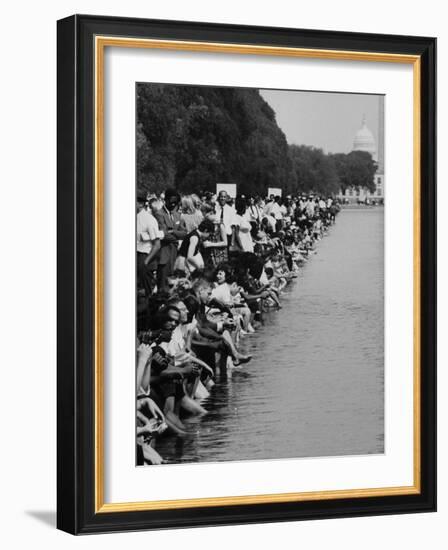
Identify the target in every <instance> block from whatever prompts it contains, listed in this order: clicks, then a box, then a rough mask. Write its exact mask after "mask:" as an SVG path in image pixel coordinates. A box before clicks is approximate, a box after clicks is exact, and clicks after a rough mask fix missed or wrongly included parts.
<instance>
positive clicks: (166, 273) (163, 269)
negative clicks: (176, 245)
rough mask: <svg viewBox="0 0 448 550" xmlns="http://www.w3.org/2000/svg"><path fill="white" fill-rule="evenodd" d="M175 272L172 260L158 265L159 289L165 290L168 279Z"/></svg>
mask: <svg viewBox="0 0 448 550" xmlns="http://www.w3.org/2000/svg"><path fill="white" fill-rule="evenodd" d="M172 274H173V267H172V265H171V262H168V263H166V264H163V265H160V264H159V265H158V266H157V291H160V290H165V289H166V286H167V279H168V277H170V276H171V275H172Z"/></svg>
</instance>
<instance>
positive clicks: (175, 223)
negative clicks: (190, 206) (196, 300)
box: [155, 189, 187, 290]
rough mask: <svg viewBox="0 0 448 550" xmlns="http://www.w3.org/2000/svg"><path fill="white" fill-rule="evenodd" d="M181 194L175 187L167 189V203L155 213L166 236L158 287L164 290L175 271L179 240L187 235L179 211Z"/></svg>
mask: <svg viewBox="0 0 448 550" xmlns="http://www.w3.org/2000/svg"><path fill="white" fill-rule="evenodd" d="M179 202H180V196H179V193H178V192H177V191H176V190H175V189H167V190H166V191H165V205H164V206H163V207H162V208H161V209H160V210H159V211H158V212H156V213H155V217H156V219H157V221H158V223H159V227H160V229H161V230H162V231H163V234H164V237H163V239H162V242H161V248H160V256H159V265H158V266H157V288H158V290H164V289H165V287H166V281H167V279H168V277H169V276H170V275H172V274H173V272H174V264H175V262H176V257H177V248H178V241H180V240H182V239H183V238H184V237H185V236H186V235H187V230H186V228H185V223H184V221H183V220H182V219H181V215H180V212H179Z"/></svg>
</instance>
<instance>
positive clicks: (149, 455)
mask: <svg viewBox="0 0 448 550" xmlns="http://www.w3.org/2000/svg"><path fill="white" fill-rule="evenodd" d="M339 209H340V205H339V203H338V201H337V200H334V199H332V198H330V197H328V198H327V197H319V196H312V195H310V196H298V197H291V196H288V197H285V198H284V199H283V198H281V197H279V196H273V195H271V196H270V197H269V198H266V199H264V198H262V197H245V196H238V197H236V199H231V198H230V197H229V196H228V194H227V193H226V191H220V192H219V193H218V195H217V196H216V195H214V194H213V193H209V192H208V193H204V194H203V195H201V196H198V195H187V196H183V197H181V196H180V195H179V193H178V192H177V191H176V190H174V189H167V190H166V191H165V192H164V193H162V194H161V195H160V196H155V195H153V196H149V195H148V194H147V193H146V192H139V193H138V194H137V374H136V382H137V463H138V464H140V465H143V464H161V463H163V462H164V458H163V457H161V456H160V454H159V453H158V452H157V440H158V438H159V437H161V436H162V434H164V433H165V432H166V433H174V434H177V435H178V436H181V437H188V436H189V435H191V434H189V431H188V427H187V426H186V424H185V418H186V417H187V416H188V415H201V414H206V412H207V411H206V408H205V405H204V400H206V398H207V397H208V396H209V395H210V392H212V391H214V390H213V386H214V380H215V376H216V374H217V373H218V372H223V371H227V370H228V369H238V368H240V367H241V366H242V365H243V364H245V363H247V362H249V361H250V360H251V356H250V355H247V354H244V353H242V352H241V350H240V343H241V339H242V338H246V337H250V335H251V334H253V333H254V332H255V331H256V330H257V327H258V326H259V325H260V322H261V320H262V315H263V312H264V311H266V310H268V309H271V308H277V309H280V308H281V307H282V304H281V301H282V293H283V290H284V288H285V287H286V286H287V285H288V284H289V283H290V282H291V280H293V279H294V278H296V277H297V273H298V270H299V269H300V267H301V266H302V265H303V264H304V263H305V262H306V261H307V260H308V258H309V256H310V254H312V253H313V251H314V248H315V243H316V241H318V240H320V239H321V238H322V237H323V236H324V235H325V234H326V233H327V231H328V228H329V226H330V225H331V224H333V223H334V221H335V218H336V215H337V213H338V211H339Z"/></svg>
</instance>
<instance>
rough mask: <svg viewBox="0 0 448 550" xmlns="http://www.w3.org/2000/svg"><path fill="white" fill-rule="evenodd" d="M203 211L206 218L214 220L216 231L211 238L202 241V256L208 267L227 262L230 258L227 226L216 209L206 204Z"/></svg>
mask: <svg viewBox="0 0 448 550" xmlns="http://www.w3.org/2000/svg"><path fill="white" fill-rule="evenodd" d="M203 212H204V216H205V219H206V220H210V221H211V222H213V225H214V231H213V233H212V234H211V235H210V238H209V240H208V241H205V242H203V243H202V247H203V251H202V256H203V258H204V263H205V266H206V267H217V266H218V265H219V264H221V263H226V262H227V261H228V259H229V256H228V250H227V245H228V243H227V234H226V228H225V227H224V224H223V223H221V222H220V220H219V219H218V216H217V215H216V214H215V211H214V209H212V208H211V207H209V206H208V205H205V207H204V208H203Z"/></svg>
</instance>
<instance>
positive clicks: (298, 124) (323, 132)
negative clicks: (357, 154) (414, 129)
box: [260, 90, 381, 153]
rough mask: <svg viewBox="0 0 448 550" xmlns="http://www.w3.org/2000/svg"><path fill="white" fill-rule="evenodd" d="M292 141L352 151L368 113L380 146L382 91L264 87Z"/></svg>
mask: <svg viewBox="0 0 448 550" xmlns="http://www.w3.org/2000/svg"><path fill="white" fill-rule="evenodd" d="M260 93H261V95H262V96H263V98H264V99H265V100H266V101H267V102H268V103H269V105H270V106H271V107H272V108H273V109H274V111H275V114H276V119H277V124H278V125H279V126H280V128H281V129H282V130H283V132H284V133H285V135H286V139H287V140H288V143H295V144H297V145H312V146H314V147H319V148H321V149H323V150H324V151H325V152H326V153H349V152H350V151H351V150H352V149H353V139H354V136H355V133H356V132H357V130H359V128H360V127H361V123H362V117H363V115H364V114H365V116H366V123H367V127H368V128H369V129H370V130H371V132H372V133H373V135H374V136H375V141H376V144H377V147H378V116H379V115H378V113H379V98H380V97H381V96H378V95H367V94H345V93H330V92H296V91H283V90H260Z"/></svg>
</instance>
